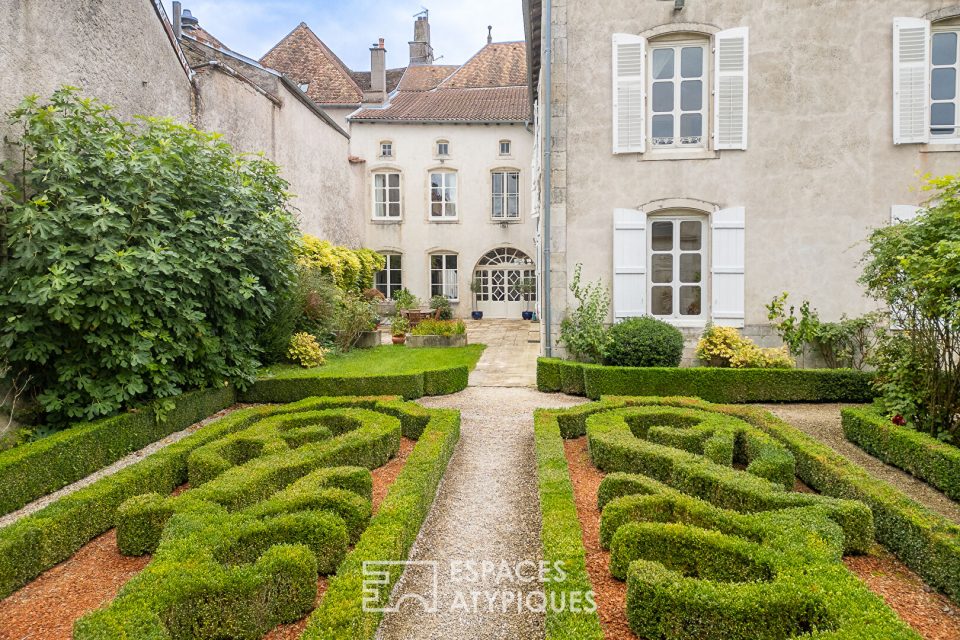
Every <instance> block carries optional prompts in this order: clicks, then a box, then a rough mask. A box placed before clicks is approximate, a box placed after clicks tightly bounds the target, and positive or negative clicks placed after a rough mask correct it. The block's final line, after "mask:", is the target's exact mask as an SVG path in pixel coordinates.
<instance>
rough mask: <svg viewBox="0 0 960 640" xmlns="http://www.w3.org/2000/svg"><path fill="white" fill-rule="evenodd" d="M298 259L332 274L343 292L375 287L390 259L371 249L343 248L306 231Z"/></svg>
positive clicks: (304, 264)
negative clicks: (387, 260) (381, 271)
mask: <svg viewBox="0 0 960 640" xmlns="http://www.w3.org/2000/svg"><path fill="white" fill-rule="evenodd" d="M297 261H298V262H299V263H300V264H301V265H302V266H305V267H309V268H314V269H318V270H319V271H320V272H321V273H323V274H325V275H327V276H329V277H330V278H332V279H333V282H334V284H336V286H337V287H338V288H339V289H340V290H342V291H348V292H352V293H362V292H363V291H364V290H366V289H369V288H371V287H373V283H374V278H375V277H376V275H377V272H378V271H380V270H381V269H383V266H384V264H385V263H386V258H384V257H383V256H382V255H380V254H379V253H377V252H376V251H373V250H371V249H349V248H347V247H340V246H337V245H334V244H332V243H330V242H328V241H327V240H321V239H320V238H317V237H316V236H312V235H310V234H305V235H304V236H303V242H302V243H301V244H300V245H299V246H298V248H297Z"/></svg>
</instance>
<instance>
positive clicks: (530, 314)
mask: <svg viewBox="0 0 960 640" xmlns="http://www.w3.org/2000/svg"><path fill="white" fill-rule="evenodd" d="M520 315H522V316H523V319H524V320H533V311H524V312H522V313H521V314H520Z"/></svg>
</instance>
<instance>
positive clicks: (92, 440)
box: [0, 387, 235, 514]
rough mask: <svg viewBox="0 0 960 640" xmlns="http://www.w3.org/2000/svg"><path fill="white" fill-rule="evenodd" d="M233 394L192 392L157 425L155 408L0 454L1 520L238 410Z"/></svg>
mask: <svg viewBox="0 0 960 640" xmlns="http://www.w3.org/2000/svg"><path fill="white" fill-rule="evenodd" d="M234 399H235V394H234V391H233V389H232V388H230V387H222V388H220V389H211V390H207V391H193V392H190V393H185V394H184V395H182V396H179V397H177V398H175V399H173V403H174V406H173V407H172V408H170V409H168V410H167V411H166V412H165V414H164V417H163V419H162V420H158V419H157V416H156V413H155V412H154V410H153V407H151V406H149V405H148V406H143V407H139V408H138V409H136V410H134V411H130V412H127V413H124V414H121V415H119V416H114V417H111V418H102V419H100V420H97V421H95V422H89V423H85V424H78V425H75V426H73V427H71V428H70V429H66V430H63V431H60V432H58V433H56V434H54V435H52V436H49V437H47V438H43V439H42V440H38V441H36V442H32V443H29V444H24V445H21V446H19V447H16V448H14V449H11V450H9V451H4V452H3V453H0V514H5V513H9V512H11V511H15V510H17V509H19V508H20V507H22V506H24V505H25V504H28V503H30V502H32V501H33V500H36V499H37V498H41V497H43V496H45V495H47V494H48V493H51V492H53V491H56V490H58V489H60V488H62V487H64V486H66V485H68V484H70V483H72V482H76V481H77V480H80V479H82V478H84V477H86V476H88V475H90V474H91V473H93V472H95V471H97V470H99V469H102V468H103V467H106V466H108V465H110V464H113V463H114V462H116V461H117V460H119V459H120V458H122V457H124V456H125V455H127V454H129V453H132V452H134V451H137V450H139V449H142V448H143V447H145V446H147V445H148V444H150V443H152V442H155V441H157V440H160V439H161V438H164V437H166V436H167V435H169V434H171V433H174V432H176V431H180V430H181V429H186V428H187V427H189V426H190V425H192V424H194V423H196V422H199V421H200V420H203V419H204V418H206V417H207V416H209V415H211V414H213V413H216V412H217V411H220V410H221V409H224V408H225V407H228V406H230V405H231V404H233V402H234Z"/></svg>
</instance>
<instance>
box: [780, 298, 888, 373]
mask: <svg viewBox="0 0 960 640" xmlns="http://www.w3.org/2000/svg"><path fill="white" fill-rule="evenodd" d="M789 297H790V294H788V293H786V292H784V293H782V294H781V295H779V296H777V297H776V298H774V299H773V300H771V301H770V304H768V305H767V318H768V319H769V320H771V321H772V322H773V323H774V325H773V326H774V328H776V330H777V332H778V333H779V334H780V337H781V338H782V339H783V341H784V343H785V344H786V345H787V347H788V349H789V350H790V353H792V354H793V355H795V356H797V357H800V356H802V355H803V352H804V349H805V347H806V346H807V345H811V346H813V347H814V348H816V350H817V352H818V353H819V354H820V356H821V357H822V358H823V360H824V362H825V363H826V365H827V367H828V368H830V369H840V368H852V369H857V370H863V368H864V366H865V365H866V364H867V363H868V362H869V361H870V360H871V358H872V357H873V354H874V350H875V349H876V347H877V342H878V339H879V338H880V336H881V335H882V332H881V331H880V324H881V323H882V322H883V319H884V318H883V314H881V313H877V312H874V313H867V314H865V315H862V316H860V317H858V318H848V317H847V316H846V315H843V316H841V317H840V321H839V322H824V321H822V320H821V319H820V314H819V313H817V310H816V309H812V308H811V307H810V302H808V301H807V300H804V301H803V302H802V303H801V304H800V310H799V315H798V312H797V310H796V308H795V307H794V306H793V305H791V306H790V307H789V308H788V307H787V300H788V299H789Z"/></svg>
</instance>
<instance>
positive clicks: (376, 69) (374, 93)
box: [363, 38, 387, 104]
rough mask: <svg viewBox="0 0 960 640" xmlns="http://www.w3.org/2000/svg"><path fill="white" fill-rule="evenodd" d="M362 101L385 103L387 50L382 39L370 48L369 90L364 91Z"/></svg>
mask: <svg viewBox="0 0 960 640" xmlns="http://www.w3.org/2000/svg"><path fill="white" fill-rule="evenodd" d="M363 101H364V102H368V103H370V102H377V103H380V104H383V103H384V102H386V101H387V49H386V47H384V44H383V38H380V41H379V42H378V43H377V44H375V45H374V46H372V47H370V89H368V90H367V91H364V93H363Z"/></svg>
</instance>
